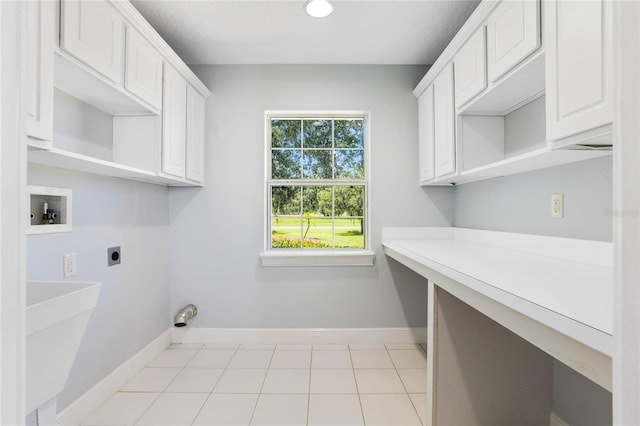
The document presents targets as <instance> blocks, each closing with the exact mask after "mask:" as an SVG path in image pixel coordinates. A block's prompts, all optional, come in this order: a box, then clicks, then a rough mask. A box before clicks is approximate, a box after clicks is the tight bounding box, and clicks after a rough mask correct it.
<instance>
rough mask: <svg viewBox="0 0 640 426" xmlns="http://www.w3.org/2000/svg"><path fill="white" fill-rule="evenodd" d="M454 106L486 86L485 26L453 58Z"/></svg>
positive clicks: (467, 99)
mask: <svg viewBox="0 0 640 426" xmlns="http://www.w3.org/2000/svg"><path fill="white" fill-rule="evenodd" d="M453 62H454V66H455V88H456V106H457V107H460V106H462V105H464V104H465V103H466V102H467V101H469V100H470V99H471V98H473V97H474V96H476V95H477V94H478V93H480V92H482V91H483V90H484V89H485V88H486V87H487V60H486V39H485V27H484V26H482V27H480V28H479V29H478V30H477V31H476V32H475V34H474V35H473V36H471V37H470V38H469V40H468V41H467V42H466V43H465V45H464V46H463V47H462V48H461V49H460V50H459V51H458V53H456V56H455V57H454V59H453Z"/></svg>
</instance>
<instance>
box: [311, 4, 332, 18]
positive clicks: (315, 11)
mask: <svg viewBox="0 0 640 426" xmlns="http://www.w3.org/2000/svg"><path fill="white" fill-rule="evenodd" d="M304 10H305V12H307V14H308V15H309V16H313V17H314V18H326V17H327V16H329V15H331V13H332V12H333V4H331V2H330V1H329V0H307V1H305V2H304Z"/></svg>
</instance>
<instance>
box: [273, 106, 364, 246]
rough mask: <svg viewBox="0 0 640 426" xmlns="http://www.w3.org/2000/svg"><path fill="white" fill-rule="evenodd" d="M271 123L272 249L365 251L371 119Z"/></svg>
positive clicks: (298, 118) (280, 118) (326, 118)
mask: <svg viewBox="0 0 640 426" xmlns="http://www.w3.org/2000/svg"><path fill="white" fill-rule="evenodd" d="M267 121H268V125H267V129H268V130H267V131H268V138H267V140H268V151H269V171H268V185H267V188H268V189H267V191H268V194H267V195H268V216H269V217H268V224H269V226H268V228H269V229H268V234H269V235H268V238H269V244H268V247H269V248H271V249H365V248H366V247H367V236H366V235H365V234H366V232H365V231H366V226H365V224H366V220H367V218H366V210H367V209H366V206H367V179H366V176H367V170H366V155H367V153H366V145H367V144H366V140H365V137H366V135H367V132H366V125H367V123H366V117H365V116H364V115H359V116H356V115H354V116H331V115H329V116H317V117H316V116H295V117H293V116H278V115H271V116H268V117H267Z"/></svg>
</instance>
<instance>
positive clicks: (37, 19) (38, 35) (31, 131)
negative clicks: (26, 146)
mask: <svg viewBox="0 0 640 426" xmlns="http://www.w3.org/2000/svg"><path fill="white" fill-rule="evenodd" d="M26 10H27V34H26V36H27V37H26V44H27V49H26V51H27V68H26V76H25V79H26V85H25V112H26V115H27V120H26V128H27V129H26V130H27V136H29V137H31V138H33V139H37V140H40V141H49V143H50V141H51V140H52V139H53V40H54V30H53V28H54V3H53V2H51V1H46V0H44V1H28V2H26ZM32 143H33V141H32ZM36 144H38V145H42V146H46V145H47V143H43V142H36Z"/></svg>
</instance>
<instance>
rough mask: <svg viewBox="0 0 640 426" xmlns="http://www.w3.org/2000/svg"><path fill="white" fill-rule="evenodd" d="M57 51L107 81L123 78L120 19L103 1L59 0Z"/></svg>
mask: <svg viewBox="0 0 640 426" xmlns="http://www.w3.org/2000/svg"><path fill="white" fill-rule="evenodd" d="M60 28H61V30H60V31H61V32H60V47H61V48H62V49H64V50H65V51H66V52H68V53H69V54H71V55H72V56H74V57H75V58H76V59H78V60H80V61H82V62H83V63H85V64H86V65H88V66H89V67H91V68H92V69H94V70H95V71H97V72H99V73H100V74H102V75H103V76H105V77H107V78H108V79H109V80H111V81H113V82H114V83H117V84H120V85H121V84H122V82H123V78H124V28H125V22H124V18H123V17H122V15H121V14H120V13H119V12H118V11H117V10H116V9H115V8H114V7H113V5H112V4H111V3H109V2H107V1H105V0H63V1H62V3H61V26H60Z"/></svg>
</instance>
